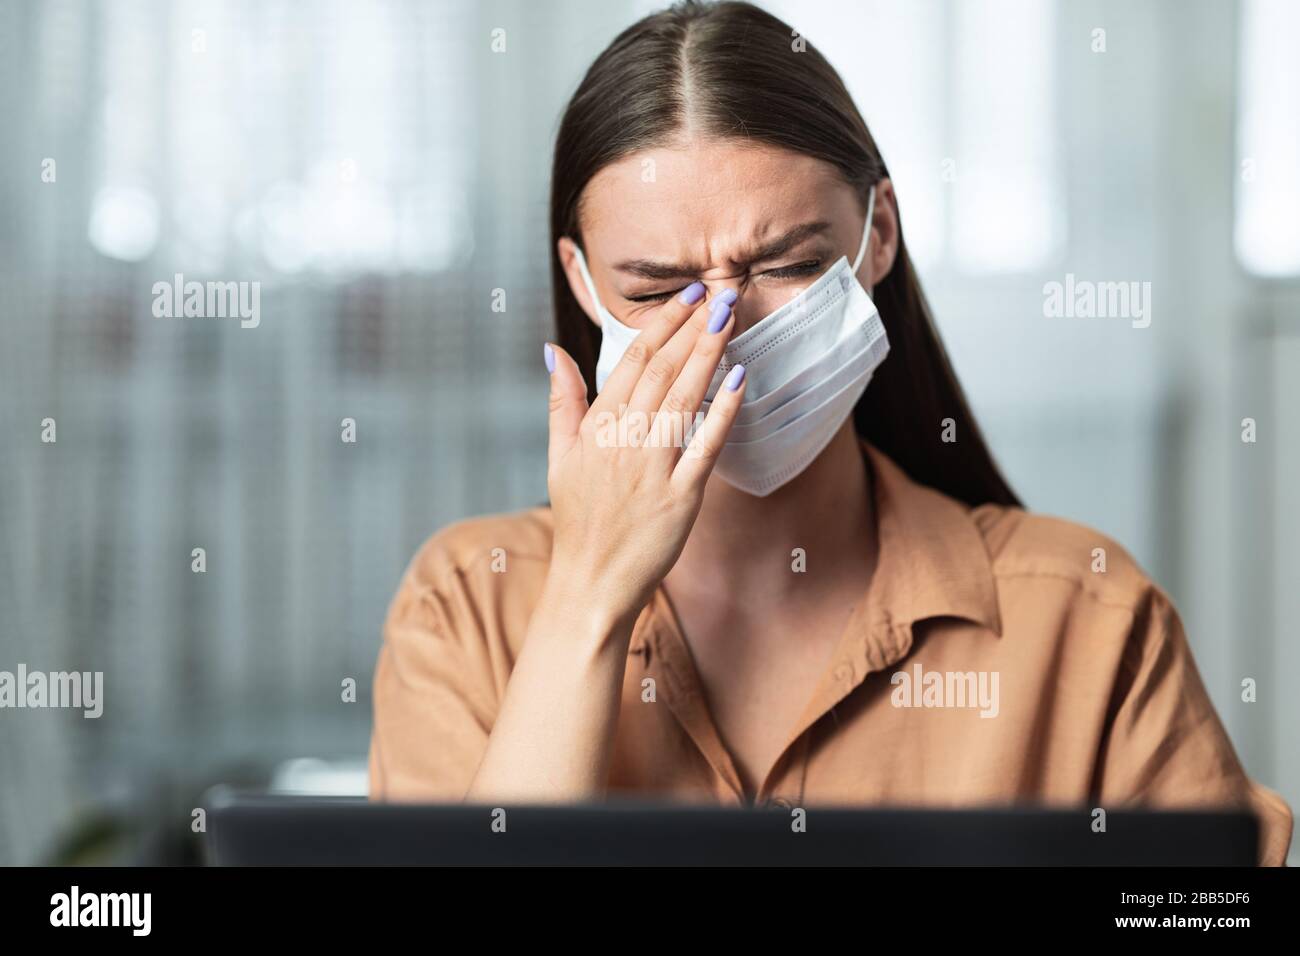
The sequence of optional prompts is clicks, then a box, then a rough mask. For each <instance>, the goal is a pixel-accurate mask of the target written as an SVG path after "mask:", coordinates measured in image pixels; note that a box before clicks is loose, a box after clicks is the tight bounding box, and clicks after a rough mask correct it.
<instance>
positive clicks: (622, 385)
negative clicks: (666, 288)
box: [592, 282, 705, 411]
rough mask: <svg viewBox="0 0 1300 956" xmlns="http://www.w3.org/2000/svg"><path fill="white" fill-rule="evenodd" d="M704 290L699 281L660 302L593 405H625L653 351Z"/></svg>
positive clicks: (686, 315)
mask: <svg viewBox="0 0 1300 956" xmlns="http://www.w3.org/2000/svg"><path fill="white" fill-rule="evenodd" d="M704 291H705V289H704V283H703V282H692V283H691V284H690V285H688V286H687V287H686V288H685V289H683V290H682V291H681V292H679V293H678V294H677V295H675V296H673V298H672V299H670V300H668V301H667V302H665V303H664V306H663V308H662V309H660V310H659V311H658V312H657V313H656V314H655V317H654V318H653V319H652V320H651V321H650V324H649V325H647V326H646V327H645V328H644V329H642V330H641V334H640V335H638V336H637V337H636V338H635V339H634V340H633V341H632V344H631V345H629V346H628V347H627V351H626V352H624V353H623V357H622V358H621V359H619V362H618V365H616V366H614V371H612V372H610V373H609V378H607V379H605V387H604V388H602V389H601V390H600V394H599V395H597V396H596V401H595V402H593V403H592V405H593V407H597V406H599V407H602V408H603V407H609V408H611V409H613V410H614V411H617V410H618V408H619V407H620V406H621V405H625V404H627V401H628V398H629V396H631V394H632V389H633V388H634V387H635V386H636V383H637V381H638V380H640V378H641V373H643V372H644V371H645V370H646V366H647V365H649V364H650V360H651V359H652V358H653V357H654V355H655V353H656V352H658V351H659V349H660V348H662V347H663V345H664V343H665V342H667V341H668V340H669V339H671V338H672V337H673V335H674V333H676V332H677V330H678V329H680V328H681V327H682V325H683V324H685V322H686V320H687V319H689V318H690V317H691V313H693V312H694V311H695V306H696V305H698V304H699V302H700V300H701V299H703V298H704Z"/></svg>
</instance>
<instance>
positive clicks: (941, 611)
mask: <svg viewBox="0 0 1300 956" xmlns="http://www.w3.org/2000/svg"><path fill="white" fill-rule="evenodd" d="M862 447H863V452H864V454H865V456H866V458H867V462H868V464H869V465H870V466H871V475H872V484H873V491H874V495H875V505H876V528H877V536H878V545H879V552H878V557H877V560H876V571H875V576H874V580H873V582H872V588H871V592H872V595H873V597H874V603H875V604H876V606H877V608H878V609H879V610H881V611H883V612H884V613H885V615H886V616H887V617H888V618H890V619H891V620H892V621H893V622H894V623H895V624H903V623H906V624H912V623H914V622H916V621H920V620H924V619H926V618H932V617H957V618H963V619H965V620H968V621H974V622H976V623H978V624H981V625H983V626H984V627H987V628H988V629H989V630H991V631H992V632H993V633H995V634H998V635H1001V633H1002V619H1001V616H1000V614H999V612H998V599H997V585H996V582H995V580H994V577H993V564H992V560H991V558H990V556H989V553H988V549H987V548H986V547H985V544H984V536H983V534H981V533H980V530H979V528H978V527H977V526H976V524H975V521H974V519H973V518H972V516H971V509H970V508H969V507H967V506H966V505H965V504H964V503H963V502H961V501H957V500H955V499H953V498H949V497H948V496H947V495H945V494H943V493H942V492H939V491H936V490H934V489H933V488H929V487H926V486H925V485H921V484H918V483H916V482H915V481H913V480H912V479H911V478H909V477H908V476H907V474H906V473H905V472H904V471H903V469H902V468H900V467H899V466H898V465H896V464H894V462H893V461H892V460H891V459H890V458H889V457H888V456H886V455H885V454H884V453H883V452H881V451H879V450H878V449H876V448H875V447H874V446H872V445H871V444H869V443H868V442H866V441H863V442H862Z"/></svg>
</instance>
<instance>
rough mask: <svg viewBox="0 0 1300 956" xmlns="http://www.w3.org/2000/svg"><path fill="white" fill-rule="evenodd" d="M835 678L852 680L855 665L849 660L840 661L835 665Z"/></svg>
mask: <svg viewBox="0 0 1300 956" xmlns="http://www.w3.org/2000/svg"><path fill="white" fill-rule="evenodd" d="M835 679H836V680H838V681H850V680H852V679H853V665H852V664H850V663H849V662H848V661H840V662H839V663H838V664H836V665H835Z"/></svg>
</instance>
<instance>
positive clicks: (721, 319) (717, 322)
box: [709, 299, 731, 332]
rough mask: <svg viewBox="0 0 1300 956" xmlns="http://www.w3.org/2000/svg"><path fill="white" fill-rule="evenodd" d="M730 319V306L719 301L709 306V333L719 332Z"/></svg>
mask: <svg viewBox="0 0 1300 956" xmlns="http://www.w3.org/2000/svg"><path fill="white" fill-rule="evenodd" d="M730 318H731V304H730V303H728V302H723V301H722V300H721V299H719V300H717V301H716V302H714V303H713V305H711V306H709V331H710V332H721V331H722V327H723V326H724V325H726V324H727V320H728V319H730Z"/></svg>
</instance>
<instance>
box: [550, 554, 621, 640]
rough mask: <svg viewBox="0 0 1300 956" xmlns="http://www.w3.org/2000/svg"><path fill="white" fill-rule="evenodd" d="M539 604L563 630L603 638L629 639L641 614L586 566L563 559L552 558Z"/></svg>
mask: <svg viewBox="0 0 1300 956" xmlns="http://www.w3.org/2000/svg"><path fill="white" fill-rule="evenodd" d="M540 606H541V607H542V608H545V609H547V611H548V612H549V613H554V614H555V615H557V616H558V617H560V618H561V619H562V620H563V621H564V626H565V628H566V630H569V631H571V632H577V633H578V634H580V635H583V636H588V637H593V638H596V639H604V640H617V639H619V638H622V639H624V640H626V639H628V638H630V637H631V634H632V625H633V624H635V623H636V619H637V615H639V614H640V613H641V608H640V606H636V607H633V606H631V605H630V604H629V602H627V601H626V600H622V599H621V598H620V597H618V596H617V595H614V594H611V593H610V591H609V589H608V588H607V587H606V586H605V585H603V584H602V583H601V582H600V580H599V578H598V576H597V575H596V574H594V573H593V572H592V571H591V570H590V569H587V568H583V567H581V566H579V565H575V564H570V563H568V562H564V561H552V563H551V567H550V569H549V570H548V572H547V575H546V584H545V585H544V586H543V589H542V599H541V605H540Z"/></svg>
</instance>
